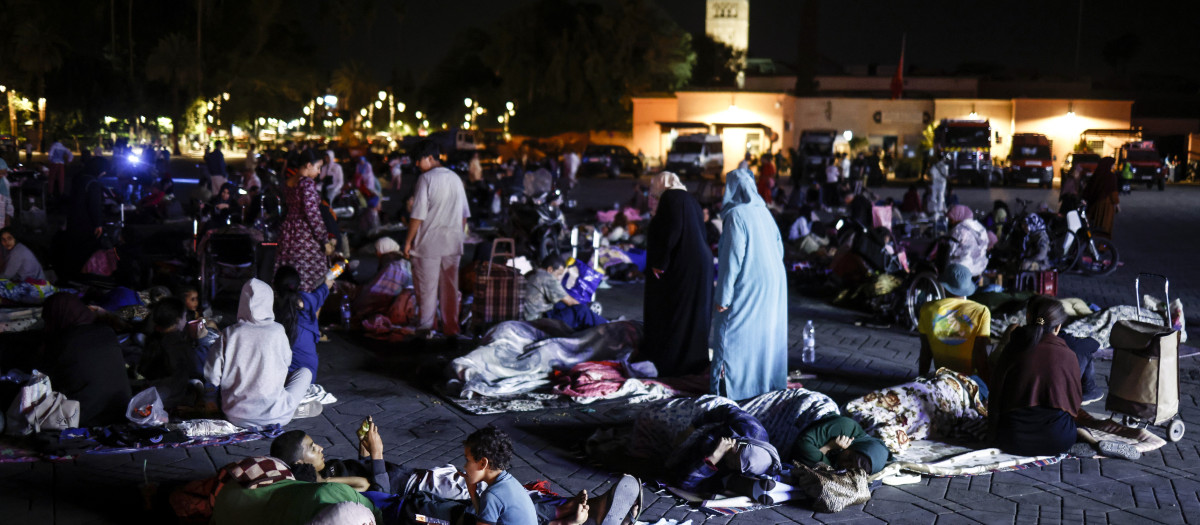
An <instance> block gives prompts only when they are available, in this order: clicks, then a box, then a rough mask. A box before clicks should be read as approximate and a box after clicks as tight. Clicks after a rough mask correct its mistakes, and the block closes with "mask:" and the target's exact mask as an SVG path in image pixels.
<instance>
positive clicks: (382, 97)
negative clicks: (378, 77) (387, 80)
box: [379, 91, 387, 100]
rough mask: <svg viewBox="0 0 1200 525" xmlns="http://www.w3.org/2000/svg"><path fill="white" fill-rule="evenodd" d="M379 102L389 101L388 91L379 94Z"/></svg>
mask: <svg viewBox="0 0 1200 525" xmlns="http://www.w3.org/2000/svg"><path fill="white" fill-rule="evenodd" d="M379 100H387V91H380V92H379Z"/></svg>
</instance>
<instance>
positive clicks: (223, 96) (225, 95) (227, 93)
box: [221, 91, 229, 100]
mask: <svg viewBox="0 0 1200 525" xmlns="http://www.w3.org/2000/svg"><path fill="white" fill-rule="evenodd" d="M221 98H223V99H225V100H229V92H228V91H226V92H224V93H221Z"/></svg>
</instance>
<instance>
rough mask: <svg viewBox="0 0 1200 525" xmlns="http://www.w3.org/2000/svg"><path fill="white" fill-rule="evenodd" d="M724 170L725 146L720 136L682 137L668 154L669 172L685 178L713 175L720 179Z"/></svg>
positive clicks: (700, 134) (699, 134) (696, 135)
mask: <svg viewBox="0 0 1200 525" xmlns="http://www.w3.org/2000/svg"><path fill="white" fill-rule="evenodd" d="M724 168H725V146H724V143H723V142H721V137H720V136H718V135H710V134H707V133H693V134H690V135H680V136H679V137H676V138H675V142H674V143H673V144H671V151H669V152H667V168H666V169H667V171H670V172H674V173H676V174H678V175H680V176H682V177H684V178H689V179H690V178H699V177H703V176H705V175H713V176H715V177H717V178H718V179H719V178H720V176H721V170H723V169H724Z"/></svg>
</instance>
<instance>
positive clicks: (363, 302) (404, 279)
mask: <svg viewBox="0 0 1200 525" xmlns="http://www.w3.org/2000/svg"><path fill="white" fill-rule="evenodd" d="M375 256H376V257H378V258H379V270H378V271H377V272H375V276H374V277H372V278H371V280H370V281H369V282H367V283H366V284H365V285H363V287H362V288H360V289H359V291H358V295H357V296H355V298H354V306H353V308H351V311H352V312H354V319H355V320H359V319H365V318H367V317H369V316H371V315H373V314H386V313H387V311H388V308H389V307H391V305H392V302H393V301H395V300H396V297H397V296H398V295H400V292H402V291H404V289H405V288H412V286H413V277H412V265H411V264H410V263H409V262H408V259H405V258H404V257H402V256H401V255H400V243H397V242H396V241H395V240H393V239H392V238H391V237H387V236H384V237H380V238H379V240H377V241H375Z"/></svg>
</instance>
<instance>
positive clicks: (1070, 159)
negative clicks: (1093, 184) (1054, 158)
mask: <svg viewBox="0 0 1200 525" xmlns="http://www.w3.org/2000/svg"><path fill="white" fill-rule="evenodd" d="M1099 165H1100V155H1097V154H1095V153H1070V154H1067V160H1066V162H1063V167H1062V176H1063V177H1070V176H1071V171H1073V170H1074V169H1075V166H1079V169H1080V171H1081V172H1082V173H1080V176H1081V177H1083V180H1088V179H1090V178H1091V177H1092V173H1093V172H1095V171H1096V166H1099Z"/></svg>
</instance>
